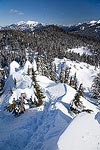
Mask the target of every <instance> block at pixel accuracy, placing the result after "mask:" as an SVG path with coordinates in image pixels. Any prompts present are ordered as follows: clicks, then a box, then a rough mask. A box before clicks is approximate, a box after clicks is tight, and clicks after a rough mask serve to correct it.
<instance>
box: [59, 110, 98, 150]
mask: <svg viewBox="0 0 100 150" xmlns="http://www.w3.org/2000/svg"><path fill="white" fill-rule="evenodd" d="M58 147H59V150H65V149H66V150H67V149H68V150H99V149H100V112H99V113H97V114H96V115H95V114H86V113H82V114H80V115H79V116H78V117H76V118H75V119H74V120H73V121H72V122H71V124H70V125H69V127H68V128H67V129H66V130H65V132H64V133H63V134H62V136H61V137H60V139H59V141H58Z"/></svg>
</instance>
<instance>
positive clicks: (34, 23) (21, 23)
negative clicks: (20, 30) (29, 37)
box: [16, 20, 39, 26]
mask: <svg viewBox="0 0 100 150" xmlns="http://www.w3.org/2000/svg"><path fill="white" fill-rule="evenodd" d="M16 24H17V25H18V26H20V25H24V24H26V25H29V26H36V25H38V24H39V23H38V22H37V21H32V20H28V21H19V22H17V23H16Z"/></svg>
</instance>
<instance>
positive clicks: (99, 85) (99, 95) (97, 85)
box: [91, 73, 100, 103]
mask: <svg viewBox="0 0 100 150" xmlns="http://www.w3.org/2000/svg"><path fill="white" fill-rule="evenodd" d="M91 97H93V98H95V99H97V100H98V102H99V103H100V73H98V74H97V76H96V77H95V78H94V80H93V84H92V87H91Z"/></svg>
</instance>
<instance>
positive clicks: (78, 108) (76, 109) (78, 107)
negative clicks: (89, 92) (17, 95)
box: [70, 84, 92, 114]
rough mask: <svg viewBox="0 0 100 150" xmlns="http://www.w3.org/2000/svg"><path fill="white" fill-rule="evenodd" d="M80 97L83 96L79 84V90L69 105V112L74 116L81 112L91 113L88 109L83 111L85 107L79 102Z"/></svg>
mask: <svg viewBox="0 0 100 150" xmlns="http://www.w3.org/2000/svg"><path fill="white" fill-rule="evenodd" d="M81 96H83V87H82V84H80V86H79V89H78V90H77V93H76V95H75V97H74V99H73V101H72V102H71V104H70V110H71V111H72V112H73V113H74V114H79V113H81V112H84V111H85V112H87V113H91V112H92V110H90V109H85V106H84V105H83V102H82V101H81V100H80V98H81Z"/></svg>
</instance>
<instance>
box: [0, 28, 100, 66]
mask: <svg viewBox="0 0 100 150" xmlns="http://www.w3.org/2000/svg"><path fill="white" fill-rule="evenodd" d="M82 46H83V47H87V51H88V49H89V50H90V51H91V53H92V54H93V55H88V56H86V55H85V53H84V54H83V55H82V56H80V55H79V54H75V53H74V52H70V51H68V49H72V48H78V47H82ZM25 49H27V50H28V51H29V53H30V59H31V56H33V55H34V54H35V53H37V52H38V55H39V56H41V55H44V57H48V60H49V61H50V62H51V59H53V58H55V57H58V58H63V57H66V58H68V59H71V60H77V61H83V62H87V63H90V64H93V65H96V66H97V65H98V64H99V63H100V62H99V57H100V42H99V41H97V40H95V39H93V38H88V37H84V36H80V35H77V34H73V33H69V32H66V31H64V30H63V29H62V28H59V27H57V26H54V25H48V26H45V27H43V28H41V29H37V30H35V31H34V32H23V31H20V30H2V31H0V52H1V55H0V57H1V59H0V61H1V63H0V64H2V65H3V66H4V63H3V60H6V63H9V62H11V61H12V60H16V59H17V60H19V59H20V58H21V59H20V60H23V59H25Z"/></svg>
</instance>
